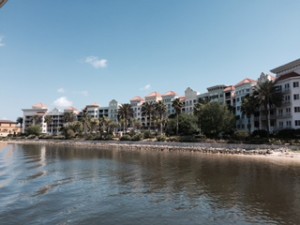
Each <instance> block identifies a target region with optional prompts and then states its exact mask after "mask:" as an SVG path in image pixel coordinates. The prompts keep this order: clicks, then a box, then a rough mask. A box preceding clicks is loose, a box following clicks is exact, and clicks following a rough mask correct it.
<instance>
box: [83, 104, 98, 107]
mask: <svg viewBox="0 0 300 225" xmlns="http://www.w3.org/2000/svg"><path fill="white" fill-rule="evenodd" d="M99 106H100V105H99V104H98V103H92V104H90V105H87V106H86V107H99Z"/></svg>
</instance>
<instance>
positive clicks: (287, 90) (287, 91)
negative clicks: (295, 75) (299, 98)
mask: <svg viewBox="0 0 300 225" xmlns="http://www.w3.org/2000/svg"><path fill="white" fill-rule="evenodd" d="M281 92H282V94H289V93H291V89H290V88H284V89H282V90H281Z"/></svg>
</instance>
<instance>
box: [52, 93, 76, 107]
mask: <svg viewBox="0 0 300 225" xmlns="http://www.w3.org/2000/svg"><path fill="white" fill-rule="evenodd" d="M53 105H54V106H55V107H57V108H60V109H64V108H68V107H71V106H72V105H73V102H71V101H70V100H69V99H67V97H65V96H63V97H60V98H58V99H56V100H55V101H54V102H53Z"/></svg>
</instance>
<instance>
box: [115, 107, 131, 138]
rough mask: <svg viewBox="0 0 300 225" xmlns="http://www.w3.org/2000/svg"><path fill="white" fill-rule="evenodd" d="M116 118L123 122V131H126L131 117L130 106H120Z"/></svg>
mask: <svg viewBox="0 0 300 225" xmlns="http://www.w3.org/2000/svg"><path fill="white" fill-rule="evenodd" d="M118 116H119V118H120V119H121V120H123V131H124V132H125V131H126V130H127V127H128V124H129V123H130V120H131V118H132V117H133V109H132V108H131V105H130V104H122V105H121V106H120V108H119V110H118Z"/></svg>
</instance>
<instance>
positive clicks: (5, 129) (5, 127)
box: [0, 120, 21, 137]
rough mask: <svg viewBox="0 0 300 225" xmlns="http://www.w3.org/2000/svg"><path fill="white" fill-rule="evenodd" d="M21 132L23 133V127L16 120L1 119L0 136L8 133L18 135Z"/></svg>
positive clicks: (5, 135)
mask: <svg viewBox="0 0 300 225" xmlns="http://www.w3.org/2000/svg"><path fill="white" fill-rule="evenodd" d="M19 133H21V128H20V127H19V126H18V125H17V123H16V122H13V121H10V120H0V137H7V136H8V135H16V134H19Z"/></svg>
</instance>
